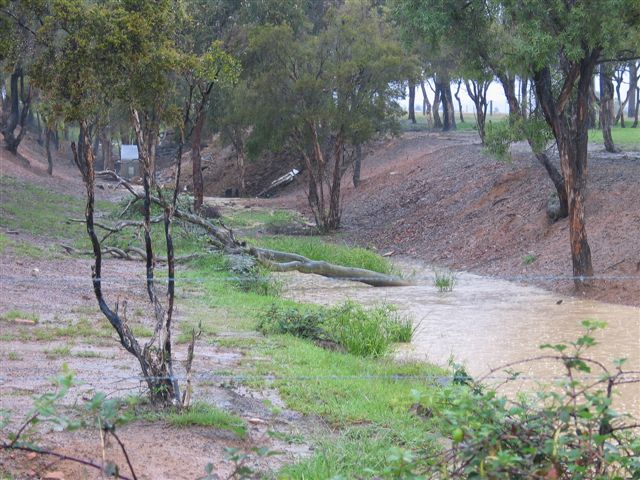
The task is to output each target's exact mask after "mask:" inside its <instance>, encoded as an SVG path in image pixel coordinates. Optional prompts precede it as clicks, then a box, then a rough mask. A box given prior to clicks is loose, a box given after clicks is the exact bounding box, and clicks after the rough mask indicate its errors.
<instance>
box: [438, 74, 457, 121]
mask: <svg viewBox="0 0 640 480" xmlns="http://www.w3.org/2000/svg"><path fill="white" fill-rule="evenodd" d="M440 91H441V92H442V93H441V97H442V112H443V114H442V131H443V132H447V131H449V130H455V129H456V111H455V109H454V108H453V97H452V95H451V83H450V81H449V78H448V77H447V78H446V79H445V80H443V81H441V82H440Z"/></svg>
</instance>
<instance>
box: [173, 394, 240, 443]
mask: <svg viewBox="0 0 640 480" xmlns="http://www.w3.org/2000/svg"><path fill="white" fill-rule="evenodd" d="M166 420H167V421H168V422H169V423H170V424H172V425H176V426H179V427H186V426H189V425H200V426H203V427H214V428H218V429H221V430H228V431H230V432H233V433H235V434H236V435H237V436H238V437H240V438H245V437H246V436H247V426H246V425H245V423H244V421H243V420H242V419H240V418H238V417H236V416H235V415H231V414H229V413H227V412H224V411H222V410H219V409H217V408H215V407H212V406H211V405H208V404H206V403H196V404H195V405H192V406H191V407H189V408H188V409H185V410H180V411H178V412H173V413H169V414H167V415H166Z"/></svg>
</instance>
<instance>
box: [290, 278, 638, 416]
mask: <svg viewBox="0 0 640 480" xmlns="http://www.w3.org/2000/svg"><path fill="white" fill-rule="evenodd" d="M415 275H416V276H417V277H418V278H421V279H422V280H421V281H420V282H419V284H418V285H416V286H411V287H396V288H372V287H369V286H366V285H363V284H358V283H354V282H344V281H335V280H329V279H324V278H322V277H318V276H315V275H303V274H297V273H295V274H285V275H283V278H284V279H285V283H286V285H287V287H286V288H285V291H286V295H287V296H288V297H290V298H294V299H296V300H297V301H301V302H310V303H318V304H323V305H334V304H336V303H341V302H343V301H346V300H353V301H356V302H359V303H362V304H363V305H367V306H371V305H376V304H380V303H388V304H394V305H396V306H397V307H398V309H399V311H400V312H402V313H404V314H407V315H409V316H410V317H411V318H412V319H413V320H414V322H415V325H416V332H415V334H414V338H413V341H412V343H411V345H407V346H403V347H401V348H400V350H399V352H398V353H397V355H398V356H399V357H400V358H409V359H414V360H421V361H427V362H431V363H435V364H438V365H442V366H445V365H446V364H447V362H448V360H449V359H450V358H451V357H453V358H454V359H455V361H456V362H457V363H462V364H463V365H465V367H466V369H467V370H468V371H469V373H470V374H472V375H473V376H476V377H477V376H481V375H484V374H486V373H488V372H489V371H490V369H492V368H497V367H500V366H503V365H505V364H507V363H510V362H514V361H519V360H523V359H526V358H530V357H534V356H537V355H540V354H542V353H544V352H542V351H541V350H540V348H539V346H540V345H542V344H544V343H559V342H562V341H571V340H575V339H577V338H578V337H579V336H580V335H582V333H583V331H584V330H583V327H582V326H581V321H582V320H585V319H592V320H601V321H604V322H606V323H607V328H606V329H604V330H600V331H597V332H596V333H595V337H596V340H597V341H599V342H601V343H599V344H598V345H597V346H596V347H594V348H592V349H590V350H589V355H588V356H589V357H590V358H593V359H596V360H599V361H601V362H603V363H604V364H605V365H606V366H607V368H610V369H611V370H614V367H613V364H612V362H613V360H615V359H619V358H627V362H626V364H625V370H633V371H636V372H637V371H640V309H639V308H636V307H629V306H624V305H615V304H606V303H600V302H594V301H587V300H581V299H577V298H571V297H566V296H562V295H559V294H555V293H553V292H549V291H546V290H543V289H541V288H537V287H532V286H525V285H520V284H516V283H513V282H508V281H504V280H499V279H492V278H487V277H481V276H478V275H473V274H468V273H459V274H457V276H456V284H455V288H454V290H453V291H452V292H446V293H441V292H438V291H437V289H436V288H435V287H434V286H433V280H429V279H432V278H433V272H432V271H431V270H430V269H427V268H425V269H420V270H419V271H417V272H415ZM545 352H547V353H551V351H550V350H546V351H545ZM512 369H513V370H516V371H518V372H521V374H522V376H523V380H519V381H518V382H514V383H511V384H509V385H508V386H507V387H506V393H510V392H513V391H516V390H525V391H532V390H533V389H535V388H537V384H538V383H543V384H550V383H552V382H553V381H554V380H555V379H557V378H558V376H560V375H562V374H563V373H564V369H563V368H562V365H561V364H560V363H559V362H546V363H543V362H535V363H526V364H522V365H518V366H516V367H512ZM598 374H599V372H596V371H594V372H593V373H592V375H593V376H595V375H598ZM637 376H638V375H636V377H637ZM505 377H506V374H504V373H499V372H496V373H495V375H493V379H492V380H489V381H493V382H497V383H501V382H502V380H503V379H504V378H505ZM501 391H502V390H501ZM614 402H615V405H617V407H618V410H622V411H627V412H629V413H632V414H633V415H635V416H636V417H640V384H638V383H635V384H630V385H625V386H624V388H621V389H620V397H619V398H616V399H615V400H614Z"/></svg>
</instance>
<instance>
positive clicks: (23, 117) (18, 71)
mask: <svg viewBox="0 0 640 480" xmlns="http://www.w3.org/2000/svg"><path fill="white" fill-rule="evenodd" d="M10 87H11V96H10V98H9V103H10V104H11V110H10V112H9V117H8V119H7V123H6V125H5V126H4V128H3V129H2V135H3V137H4V142H5V146H6V149H7V150H9V151H10V152H11V153H13V154H17V153H18V146H19V145H20V142H22V139H23V138H24V135H25V134H26V133H27V126H26V123H27V118H28V116H29V107H30V106H31V85H29V87H28V89H27V93H26V94H25V92H24V74H23V71H22V67H20V66H17V67H16V68H15V69H14V70H13V72H12V73H11V78H10ZM21 97H22V98H21ZM20 101H22V110H20ZM18 127H20V131H19V132H18V134H17V135H16V134H15V130H16V128H18Z"/></svg>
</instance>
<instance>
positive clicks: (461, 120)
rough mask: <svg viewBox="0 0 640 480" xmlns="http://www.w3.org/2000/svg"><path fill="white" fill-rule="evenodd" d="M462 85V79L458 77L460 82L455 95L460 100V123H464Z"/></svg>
mask: <svg viewBox="0 0 640 480" xmlns="http://www.w3.org/2000/svg"><path fill="white" fill-rule="evenodd" d="M461 85H462V79H461V78H459V79H458V84H457V87H456V93H454V97H456V101H457V102H458V111H459V112H460V123H464V116H463V115H462V102H461V101H460V86H461Z"/></svg>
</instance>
